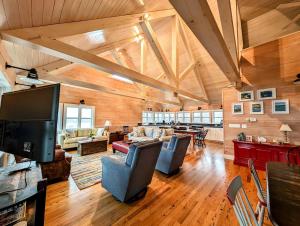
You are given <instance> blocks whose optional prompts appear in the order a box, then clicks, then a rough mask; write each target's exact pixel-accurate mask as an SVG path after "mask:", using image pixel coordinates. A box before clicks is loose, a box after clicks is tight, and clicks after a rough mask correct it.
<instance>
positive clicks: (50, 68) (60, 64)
mask: <svg viewBox="0 0 300 226" xmlns="http://www.w3.org/2000/svg"><path fill="white" fill-rule="evenodd" d="M135 37H136V36H134V37H131V38H126V39H122V40H119V41H115V42H112V43H107V44H103V45H101V46H99V47H97V48H94V49H91V50H89V51H88V52H89V53H91V54H95V55H100V54H102V53H105V52H107V51H111V50H113V49H115V48H118V47H124V46H125V45H128V44H130V43H133V42H135ZM72 64H73V62H71V61H68V60H64V59H60V60H57V61H54V62H51V63H49V64H46V65H42V66H39V67H37V68H36V69H37V70H38V71H42V72H47V73H55V71H57V70H59V69H62V68H64V67H67V66H70V65H72Z"/></svg>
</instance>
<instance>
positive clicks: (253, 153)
mask: <svg viewBox="0 0 300 226" xmlns="http://www.w3.org/2000/svg"><path fill="white" fill-rule="evenodd" d="M233 143H234V164H237V165H241V166H248V159H249V158H252V159H253V161H254V164H255V167H256V168H257V169H260V170H265V167H266V163H267V162H268V161H275V162H287V161H288V159H287V158H289V161H290V162H291V163H293V164H298V165H300V146H299V147H297V146H295V145H290V144H283V145H280V144H267V143H266V144H261V143H255V142H244V141H237V140H233ZM291 149H292V151H290V153H289V154H288V152H289V150H291Z"/></svg>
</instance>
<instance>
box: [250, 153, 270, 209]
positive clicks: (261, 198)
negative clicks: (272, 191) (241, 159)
mask: <svg viewBox="0 0 300 226" xmlns="http://www.w3.org/2000/svg"><path fill="white" fill-rule="evenodd" d="M248 167H249V169H250V172H251V176H252V178H253V180H254V184H255V187H256V189H257V196H258V199H259V201H260V204H261V205H263V206H265V207H266V206H267V193H266V192H265V191H264V189H263V187H262V186H261V183H260V180H259V177H258V174H257V171H256V169H255V166H254V163H253V160H252V159H249V160H248Z"/></svg>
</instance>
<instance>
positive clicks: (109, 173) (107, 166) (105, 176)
mask: <svg viewBox="0 0 300 226" xmlns="http://www.w3.org/2000/svg"><path fill="white" fill-rule="evenodd" d="M101 162H102V185H103V186H104V187H105V188H112V189H117V190H118V189H124V188H125V187H127V185H128V181H129V177H130V171H131V168H130V167H129V166H127V165H126V164H125V162H122V161H119V160H117V159H114V158H111V157H108V156H105V157H103V158H102V159H101Z"/></svg>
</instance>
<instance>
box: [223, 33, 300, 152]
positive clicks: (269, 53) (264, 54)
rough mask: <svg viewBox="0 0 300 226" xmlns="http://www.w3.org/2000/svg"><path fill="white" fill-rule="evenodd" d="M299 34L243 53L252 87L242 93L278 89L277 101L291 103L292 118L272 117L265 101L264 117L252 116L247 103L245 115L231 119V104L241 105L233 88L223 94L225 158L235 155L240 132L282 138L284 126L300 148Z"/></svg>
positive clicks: (246, 72) (244, 64)
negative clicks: (240, 127) (288, 126)
mask: <svg viewBox="0 0 300 226" xmlns="http://www.w3.org/2000/svg"><path fill="white" fill-rule="evenodd" d="M299 49H300V33H295V34H292V35H289V36H286V37H284V38H281V39H279V40H276V41H272V42H269V43H267V44H265V45H260V46H258V47H255V48H249V49H247V50H244V51H243V53H242V57H243V60H242V63H241V68H242V73H243V76H245V79H246V80H247V82H248V83H249V86H248V87H244V89H243V90H254V93H255V100H257V98H256V96H257V95H256V90H257V89H260V88H273V87H275V88H276V89H277V98H276V99H289V102H290V114H285V115H278V114H277V115H275V114H272V101H271V100H264V114H263V115H250V114H249V113H250V109H249V107H250V102H244V115H232V113H231V106H232V103H236V102H238V93H237V91H236V90H235V89H233V88H227V89H224V90H223V108H224V138H225V141H224V148H225V153H226V154H233V144H232V139H234V138H236V136H237V134H238V133H240V132H245V134H246V135H253V136H258V135H259V136H265V137H269V138H270V139H272V138H283V134H282V133H281V132H280V131H279V128H280V125H281V124H282V123H287V124H289V125H290V127H291V128H292V130H293V132H291V133H290V140H291V142H294V143H299V144H300V86H299V85H294V84H293V83H292V81H293V80H294V79H295V78H296V74H297V73H299V72H300V55H299V53H298V52H299V51H297V50H299ZM248 117H255V118H257V122H252V123H248V122H246V118H248ZM230 123H233V124H247V129H235V128H229V127H228V125H229V124H230Z"/></svg>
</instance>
